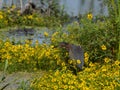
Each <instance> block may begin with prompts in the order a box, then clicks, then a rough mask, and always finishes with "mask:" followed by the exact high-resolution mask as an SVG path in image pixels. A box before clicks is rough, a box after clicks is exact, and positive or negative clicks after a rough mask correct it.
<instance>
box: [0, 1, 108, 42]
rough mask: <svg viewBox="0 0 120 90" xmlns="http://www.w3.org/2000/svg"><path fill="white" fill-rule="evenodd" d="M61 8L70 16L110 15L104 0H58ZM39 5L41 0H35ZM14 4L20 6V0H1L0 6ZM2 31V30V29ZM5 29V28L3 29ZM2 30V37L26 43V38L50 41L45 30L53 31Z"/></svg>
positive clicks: (46, 5) (0, 36)
mask: <svg viewBox="0 0 120 90" xmlns="http://www.w3.org/2000/svg"><path fill="white" fill-rule="evenodd" d="M22 1H23V2H22V3H23V6H24V5H25V4H26V3H27V1H28V0H22ZM58 1H59V4H60V7H61V9H62V8H64V11H65V12H66V13H67V14H69V15H70V16H78V15H79V14H85V13H88V12H92V13H93V15H104V16H107V15H108V8H107V6H106V5H104V2H103V0H58ZM33 2H34V3H35V4H36V6H37V7H41V5H42V4H41V0H34V1H33ZM44 2H45V3H46V4H45V8H47V7H48V4H47V0H44ZM12 4H14V5H16V6H17V7H20V0H0V8H2V7H4V6H8V7H10V6H11V5H12ZM0 31H1V30H0ZM3 31H4V30H3ZM3 31H1V34H3V35H0V39H3V40H5V39H6V38H9V39H10V40H11V41H13V42H14V43H24V41H25V40H32V41H33V43H34V42H35V41H36V40H38V41H39V43H43V42H46V41H47V43H49V42H50V38H45V37H44V32H48V33H50V34H51V33H52V32H51V30H49V29H47V28H41V29H34V28H32V30H28V31H26V30H20V29H16V30H12V29H11V30H8V31H7V32H5V31H4V32H3Z"/></svg>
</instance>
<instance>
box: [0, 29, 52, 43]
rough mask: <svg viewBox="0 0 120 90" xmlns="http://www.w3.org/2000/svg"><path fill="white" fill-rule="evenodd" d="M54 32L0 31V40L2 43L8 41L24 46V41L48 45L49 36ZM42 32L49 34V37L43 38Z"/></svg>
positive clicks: (30, 30)
mask: <svg viewBox="0 0 120 90" xmlns="http://www.w3.org/2000/svg"><path fill="white" fill-rule="evenodd" d="M53 31H54V30H49V29H47V28H37V29H35V28H18V29H9V30H7V31H4V30H3V31H0V32H1V36H0V39H2V40H3V41H5V40H7V39H9V40H10V41H11V42H12V43H13V44H24V43H25V41H26V40H29V41H31V42H32V44H35V42H36V41H38V42H39V43H40V44H42V43H46V44H49V43H50V36H51V35H52V33H53ZM44 32H47V33H48V34H49V37H45V36H44Z"/></svg>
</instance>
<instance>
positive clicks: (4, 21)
mask: <svg viewBox="0 0 120 90" xmlns="http://www.w3.org/2000/svg"><path fill="white" fill-rule="evenodd" d="M63 17H65V18H63ZM63 17H62V19H60V18H61V17H60V16H57V17H55V16H49V15H42V14H41V13H38V12H34V13H33V14H31V15H21V14H20V10H19V9H18V10H11V9H7V10H0V28H4V27H13V26H21V25H22V26H39V27H57V26H59V25H61V24H63V23H64V22H65V21H66V20H67V18H66V16H63Z"/></svg>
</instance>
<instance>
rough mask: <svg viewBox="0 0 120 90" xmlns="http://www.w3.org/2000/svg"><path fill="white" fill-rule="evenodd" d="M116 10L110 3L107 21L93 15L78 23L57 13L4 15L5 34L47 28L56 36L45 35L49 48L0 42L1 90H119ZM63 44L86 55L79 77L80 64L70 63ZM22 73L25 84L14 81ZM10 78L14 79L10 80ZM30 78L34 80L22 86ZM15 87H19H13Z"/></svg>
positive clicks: (119, 19)
mask: <svg viewBox="0 0 120 90" xmlns="http://www.w3.org/2000/svg"><path fill="white" fill-rule="evenodd" d="M115 5H116V3H115V2H114V0H109V1H108V6H109V16H108V17H104V16H93V14H92V13H91V12H89V13H86V14H85V15H83V16H79V18H78V17H74V18H71V17H69V16H68V15H66V14H65V15H63V14H61V13H59V12H58V13H57V14H58V15H54V14H52V15H51V16H47V15H42V14H41V13H38V12H34V13H32V14H29V15H22V16H21V15H20V11H19V10H18V11H17V10H15V11H14V9H15V6H12V7H11V9H7V10H1V11H0V31H1V32H5V31H9V30H10V29H14V30H15V29H18V28H33V29H39V30H41V28H48V29H50V30H53V33H52V35H50V34H49V32H46V31H45V32H44V33H43V36H44V38H45V40H47V38H48V37H50V42H51V43H50V44H47V43H46V42H47V41H46V42H44V43H39V42H38V40H36V41H35V43H34V45H32V44H31V43H32V42H31V41H30V40H25V43H24V44H20V43H17V44H13V43H12V42H11V41H10V40H9V38H8V39H6V40H2V39H0V77H1V78H0V90H4V89H6V88H8V89H9V87H13V88H15V89H16V90H90V89H91V90H120V27H119V26H120V9H119V8H117V7H116V6H115ZM117 6H118V7H119V6H120V2H118V4H117ZM11 10H12V11H11ZM55 10H56V9H55ZM60 42H67V43H70V44H75V45H80V46H81V47H82V48H83V49H84V62H85V63H84V67H83V70H82V71H80V72H76V73H77V75H74V74H73V72H74V71H77V68H76V64H77V62H76V61H75V60H71V59H69V58H68V57H69V55H68V52H67V51H66V50H64V49H62V48H60V47H59V43H60ZM66 60H67V61H66ZM79 63H80V62H79ZM20 72H21V75H23V76H22V77H21V78H22V79H21V80H20V79H19V80H18V79H17V80H18V82H14V81H11V79H13V80H15V79H16V77H17V76H19V75H17V76H15V77H14V74H15V73H16V74H19V73H20ZM38 72H39V73H38ZM22 73H23V74H22ZM25 73H26V74H25ZM42 74H43V75H42ZM10 75H13V76H12V77H10V78H9V76H10ZM26 75H28V77H29V76H31V75H33V77H30V78H29V79H28V80H24V78H25V76H26ZM41 75H42V77H41ZM7 80H8V81H7ZM9 80H10V82H9ZM4 81H5V82H4ZM8 83H9V84H8ZM13 83H14V84H13ZM16 83H19V85H18V86H17V87H14V86H15V85H16ZM11 85H12V86H11Z"/></svg>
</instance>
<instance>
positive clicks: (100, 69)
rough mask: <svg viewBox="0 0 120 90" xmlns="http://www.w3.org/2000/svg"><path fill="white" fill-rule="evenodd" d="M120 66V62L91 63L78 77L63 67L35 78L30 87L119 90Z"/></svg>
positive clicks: (36, 89)
mask: <svg viewBox="0 0 120 90" xmlns="http://www.w3.org/2000/svg"><path fill="white" fill-rule="evenodd" d="M119 64H120V62H119V61H115V62H114V63H113V64H110V63H109V62H105V64H104V65H100V64H99V63H94V64H93V63H91V64H89V66H90V67H89V68H85V70H84V71H82V72H79V73H78V75H77V76H76V75H73V74H72V73H71V71H69V70H66V67H65V66H63V69H62V70H56V71H55V72H53V71H51V72H49V73H48V74H45V75H44V76H43V77H42V78H35V79H34V80H33V82H32V83H31V85H30V87H31V88H32V89H33V90H91V89H92V90H101V89H102V90H119V89H120V79H119V78H120V76H119V69H120V67H119ZM91 71H92V72H91Z"/></svg>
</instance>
